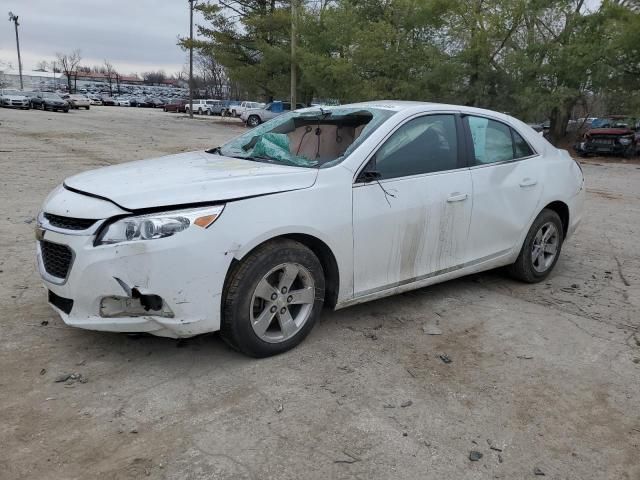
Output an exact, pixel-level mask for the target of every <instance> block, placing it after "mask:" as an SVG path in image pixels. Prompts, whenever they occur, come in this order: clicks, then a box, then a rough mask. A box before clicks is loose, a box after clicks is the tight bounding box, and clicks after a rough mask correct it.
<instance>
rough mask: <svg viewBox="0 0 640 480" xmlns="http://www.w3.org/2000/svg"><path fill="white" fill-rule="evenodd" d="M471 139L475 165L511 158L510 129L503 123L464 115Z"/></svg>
mask: <svg viewBox="0 0 640 480" xmlns="http://www.w3.org/2000/svg"><path fill="white" fill-rule="evenodd" d="M465 122H467V125H468V126H469V131H470V132H471V138H472V140H473V149H474V159H475V164H476V165H486V164H489V163H497V162H505V161H509V160H513V158H514V154H513V141H512V139H511V130H510V128H509V127H508V126H507V125H505V124H504V123H500V122H496V121H495V120H489V119H488V118H482V117H472V116H467V117H465Z"/></svg>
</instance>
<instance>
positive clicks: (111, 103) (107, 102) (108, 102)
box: [101, 95, 116, 106]
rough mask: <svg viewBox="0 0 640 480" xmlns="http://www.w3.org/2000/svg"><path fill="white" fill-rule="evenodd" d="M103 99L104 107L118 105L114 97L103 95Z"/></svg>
mask: <svg viewBox="0 0 640 480" xmlns="http://www.w3.org/2000/svg"><path fill="white" fill-rule="evenodd" d="M101 99H102V104H103V105H108V106H114V105H116V100H115V99H114V98H113V97H110V96H109V95H103V96H102V97H101Z"/></svg>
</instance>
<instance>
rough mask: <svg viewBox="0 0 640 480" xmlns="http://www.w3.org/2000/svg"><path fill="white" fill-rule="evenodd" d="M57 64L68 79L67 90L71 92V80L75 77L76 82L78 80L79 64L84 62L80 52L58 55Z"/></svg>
mask: <svg viewBox="0 0 640 480" xmlns="http://www.w3.org/2000/svg"><path fill="white" fill-rule="evenodd" d="M56 59H57V64H58V66H59V67H60V69H61V70H62V72H63V73H64V75H65V77H67V88H68V91H69V92H71V91H72V90H71V78H72V77H73V78H74V80H75V82H77V80H78V70H77V67H78V64H79V63H80V61H81V60H82V56H81V55H80V50H74V51H73V52H71V53H70V54H65V53H56Z"/></svg>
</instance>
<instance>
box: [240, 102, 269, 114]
mask: <svg viewBox="0 0 640 480" xmlns="http://www.w3.org/2000/svg"><path fill="white" fill-rule="evenodd" d="M265 106H266V105H265V104H264V103H260V102H247V101H245V102H240V105H238V106H237V107H235V108H232V109H231V115H233V116H234V117H241V116H242V114H243V113H244V112H246V111H247V110H249V109H252V108H256V109H260V108H264V107H265Z"/></svg>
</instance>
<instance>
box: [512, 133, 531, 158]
mask: <svg viewBox="0 0 640 480" xmlns="http://www.w3.org/2000/svg"><path fill="white" fill-rule="evenodd" d="M511 134H512V135H513V148H514V151H515V156H514V157H515V158H525V157H530V156H531V155H533V150H531V147H530V146H529V144H528V143H527V142H526V140H525V139H524V138H522V136H521V135H520V134H519V133H518V132H516V131H515V130H513V129H511Z"/></svg>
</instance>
